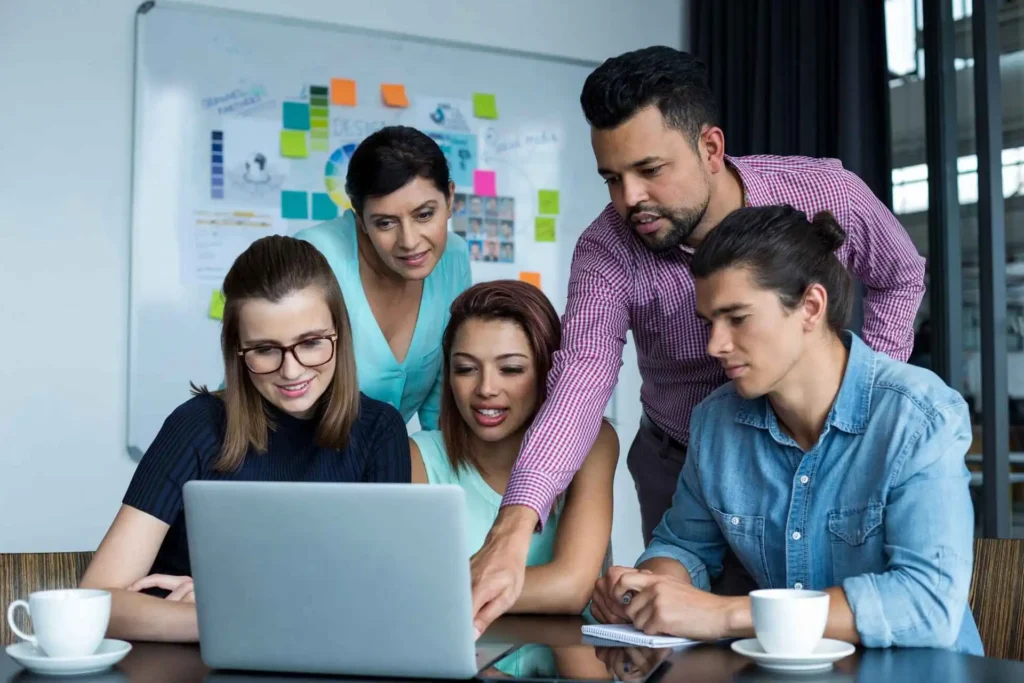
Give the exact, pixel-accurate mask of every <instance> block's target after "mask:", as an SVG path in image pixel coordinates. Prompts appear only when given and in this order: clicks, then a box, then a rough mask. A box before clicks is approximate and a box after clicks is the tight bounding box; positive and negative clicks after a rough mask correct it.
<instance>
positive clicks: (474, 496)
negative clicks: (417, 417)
mask: <svg viewBox="0 0 1024 683" xmlns="http://www.w3.org/2000/svg"><path fill="white" fill-rule="evenodd" d="M412 440H413V441H415V442H416V445H417V446H419V449H420V456H421V457H422V458H423V467H424V469H426V471H427V481H428V482H429V483H431V484H454V485H456V486H461V487H462V489H463V491H464V492H465V494H466V495H465V499H466V530H465V531H466V548H468V549H469V553H470V555H473V554H474V553H476V551H478V550H480V548H481V547H482V546H483V544H484V540H485V539H486V538H487V532H489V531H490V530H491V526H492V525H493V524H494V520H495V519H497V518H498V510H499V508H501V494H500V493H498V492H497V491H495V490H494V489H492V488H491V486H490V484H488V483H487V482H486V481H484V478H483V477H481V476H480V473H479V472H477V470H476V468H474V467H464V468H462V469H460V470H459V471H458V472H456V471H455V470H453V469H452V464H451V461H450V460H449V459H448V449H446V448H445V446H444V436H443V435H442V434H441V432H440V431H423V432H417V433H416V434H413V435H412ZM563 504H564V501H561V500H560V501H559V502H558V504H557V505H556V507H555V510H554V512H552V514H551V516H550V517H549V518H548V523H547V524H545V525H544V529H543V531H541V533H539V534H534V535H533V537H532V538H531V540H530V551H529V553H528V554H527V559H526V566H528V567H535V566H537V565H542V564H548V563H549V562H551V561H552V560H554V559H555V535H556V534H557V533H558V522H559V520H560V519H561V516H562V507H563Z"/></svg>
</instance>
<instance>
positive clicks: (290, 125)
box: [282, 102, 309, 130]
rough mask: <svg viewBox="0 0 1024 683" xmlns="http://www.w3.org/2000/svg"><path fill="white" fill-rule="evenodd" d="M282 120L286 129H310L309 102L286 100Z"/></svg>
mask: <svg viewBox="0 0 1024 683" xmlns="http://www.w3.org/2000/svg"><path fill="white" fill-rule="evenodd" d="M282 120H283V122H284V125H283V127H284V128H285V130H309V104H308V103H306V102H285V103H284V105H282Z"/></svg>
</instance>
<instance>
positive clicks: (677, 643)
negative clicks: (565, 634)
mask: <svg viewBox="0 0 1024 683" xmlns="http://www.w3.org/2000/svg"><path fill="white" fill-rule="evenodd" d="M583 635H585V636H590V637H591V638H600V639H602V640H614V641H616V642H619V643H627V644H628V645H639V646H640V647H683V646H686V645H696V644H697V643H699V642H700V641H699V640H690V639H689V638H677V637H675V636H649V635H647V634H646V633H644V632H643V631H638V630H637V629H636V628H634V627H633V626H631V625H629V624H587V625H585V626H584V627H583Z"/></svg>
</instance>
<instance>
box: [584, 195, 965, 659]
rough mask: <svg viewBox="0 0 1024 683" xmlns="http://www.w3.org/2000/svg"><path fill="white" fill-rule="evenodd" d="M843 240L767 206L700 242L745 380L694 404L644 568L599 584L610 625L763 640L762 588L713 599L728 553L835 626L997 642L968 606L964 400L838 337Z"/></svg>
mask: <svg viewBox="0 0 1024 683" xmlns="http://www.w3.org/2000/svg"><path fill="white" fill-rule="evenodd" d="M845 238H846V235H845V233H844V232H843V230H842V228H841V227H840V226H839V225H838V223H836V222H835V220H834V219H833V218H832V216H831V215H829V214H827V213H824V214H819V215H817V216H815V217H814V219H813V220H812V221H810V222H808V220H807V218H806V216H805V215H804V214H803V213H801V212H799V211H796V210H794V209H792V208H791V207H752V208H745V209H740V210H738V211H736V212H734V213H733V214H731V215H730V216H729V217H727V218H726V219H725V220H724V221H723V222H722V223H721V224H720V225H719V227H718V229H717V230H715V231H714V232H712V233H711V235H710V236H709V237H708V238H707V239H706V240H705V241H704V242H703V244H702V245H701V246H700V248H699V249H698V250H697V253H696V254H695V255H694V262H693V273H694V276H695V278H696V288H697V310H698V312H699V314H700V316H701V317H702V318H703V319H704V320H705V321H706V322H707V323H708V325H709V326H710V341H709V343H708V352H709V354H710V355H711V356H713V357H715V358H716V359H717V360H718V361H719V362H720V363H721V364H722V366H723V368H724V369H725V371H726V373H727V374H728V376H729V378H730V379H731V380H732V381H731V382H730V383H729V384H727V385H725V386H723V387H721V388H720V389H718V390H717V391H715V392H714V393H712V394H711V395H710V396H709V397H708V398H707V399H705V400H704V401H703V402H701V403H700V404H699V405H698V406H697V408H696V409H695V410H694V412H693V417H692V420H691V425H690V433H691V440H690V449H689V454H688V457H687V459H686V463H685V465H684V466H683V470H682V473H681V474H680V477H679V485H678V488H677V490H676V493H675V497H674V498H673V501H672V507H671V508H670V509H669V510H668V512H666V514H665V516H664V518H663V519H662V522H661V524H660V525H659V526H658V527H657V529H656V530H655V532H654V540H653V542H652V543H651V545H650V546H649V547H648V548H647V551H646V552H644V554H643V555H642V556H641V557H640V559H639V560H638V562H637V568H636V569H627V568H621V567H618V568H613V569H612V570H611V571H609V573H608V574H607V575H606V576H605V577H603V578H602V579H600V580H599V581H598V583H597V587H596V589H595V593H594V602H593V605H592V611H593V613H594V616H595V617H596V618H598V619H599V620H601V621H606V622H612V623H633V624H634V625H635V626H636V627H637V628H640V629H642V630H644V631H645V632H648V633H668V634H672V635H679V636H684V637H690V638H698V639H717V638H722V637H749V636H752V635H753V625H752V618H751V611H750V598H749V597H723V596H717V595H712V594H711V593H710V592H708V589H709V584H710V581H711V580H713V579H714V578H716V577H717V576H718V574H719V573H720V572H721V569H722V558H723V555H724V554H725V551H726V549H727V548H728V549H732V550H733V552H735V553H736V556H737V557H738V558H739V560H740V561H741V562H742V564H743V565H744V567H745V568H746V569H747V571H748V572H750V574H751V576H752V577H753V578H754V579H755V580H756V582H757V584H758V585H759V586H760V587H761V588H795V589H814V590H824V591H827V592H828V593H829V595H830V601H829V603H830V607H829V617H828V624H827V627H826V631H825V636H826V637H828V638H835V639H839V640H844V641H848V642H852V643H860V644H862V645H864V646H866V647H892V646H906V647H936V648H953V649H956V650H959V651H961V652H967V653H971V654H981V653H982V645H981V639H980V637H979V635H978V630H977V627H976V625H975V623H974V618H973V616H972V615H971V612H970V609H969V607H968V605H967V594H968V590H969V586H970V580H971V571H972V558H973V553H972V543H973V527H974V515H973V508H972V506H971V501H970V495H969V492H968V482H969V474H968V471H967V468H966V466H965V464H964V455H965V453H966V452H967V449H968V447H969V446H970V443H971V422H970V416H969V414H968V410H967V405H966V403H965V402H964V400H963V398H962V397H961V396H960V395H959V394H958V393H957V392H955V391H953V390H952V389H950V388H949V387H948V386H946V385H945V384H944V383H943V382H942V381H941V380H940V379H939V378H938V377H936V376H935V375H934V374H932V373H931V372H929V371H927V370H924V369H922V368H918V367H914V366H911V365H906V364H904V363H900V362H897V361H894V360H892V359H891V358H889V357H888V356H886V355H884V354H881V353H877V352H875V351H872V350H871V349H870V348H869V347H868V346H867V345H866V344H864V342H863V341H861V340H860V338H858V337H857V336H856V335H854V334H852V333H850V332H846V331H844V330H843V327H844V325H845V324H846V321H847V319H848V317H849V313H850V308H851V303H852V299H853V294H852V284H851V280H850V276H849V274H848V273H847V271H846V270H845V269H844V268H843V266H842V265H841V264H840V262H839V261H838V259H837V258H836V257H835V255H834V251H835V250H836V249H837V248H838V247H839V246H840V245H841V244H842V243H843V241H844V240H845ZM627 593H628V594H629V596H630V599H628V600H624V597H625V596H626V594H627Z"/></svg>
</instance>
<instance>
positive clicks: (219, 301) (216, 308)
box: [210, 289, 224, 320]
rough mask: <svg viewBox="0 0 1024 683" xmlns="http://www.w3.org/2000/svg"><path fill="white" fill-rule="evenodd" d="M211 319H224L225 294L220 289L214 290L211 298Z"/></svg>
mask: <svg viewBox="0 0 1024 683" xmlns="http://www.w3.org/2000/svg"><path fill="white" fill-rule="evenodd" d="M210 317H211V318H213V319H214V320H223V319H224V293H223V292H221V291H220V290H219V289H215V290H213V296H212V297H210Z"/></svg>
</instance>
